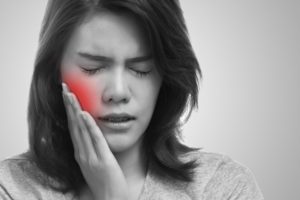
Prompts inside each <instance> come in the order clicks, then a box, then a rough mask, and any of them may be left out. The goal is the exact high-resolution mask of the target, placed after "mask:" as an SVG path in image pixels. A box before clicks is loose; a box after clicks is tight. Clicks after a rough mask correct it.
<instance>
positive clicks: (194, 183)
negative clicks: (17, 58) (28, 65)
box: [0, 0, 263, 200]
mask: <svg viewBox="0 0 300 200" xmlns="http://www.w3.org/2000/svg"><path fill="white" fill-rule="evenodd" d="M198 76H199V77H201V71H200V68H199V65H198V62H197V59H196V57H195V55H194V53H193V50H192V48H191V44H190V41H189V39H188V35H187V30H186V26H185V23H184V19H183V16H182V12H181V8H180V6H179V2H178V1H177V0H168V1H156V0H98V1H88V0H60V1H58V0H57V1H56V0H50V1H49V3H48V6H47V11H46V15H45V18H44V23H43V27H42V30H41V34H40V45H39V50H38V54H37V58H36V62H35V68H34V73H33V79H32V83H31V89H30V101H29V107H28V123H29V133H30V135H29V139H30V149H29V151H28V152H26V153H24V154H21V155H19V156H16V157H13V158H11V159H7V160H5V161H2V162H1V165H0V186H1V187H0V197H1V199H101V200H102V199H105V200H106V199H108V200H111V199H113V200H121V199H122V200H123V199H129V200H135V199H164V200H168V199H172V200H173V199H181V200H183V199H263V197H262V195H261V192H260V190H259V188H258V186H257V184H256V182H255V179H254V178H253V176H252V173H251V172H250V170H249V169H248V168H246V167H244V166H241V165H239V164H238V163H236V162H234V161H233V160H231V159H230V158H228V157H227V156H223V155H219V154H214V153H206V152H203V151H200V149H195V148H190V147H187V146H185V145H183V144H182V143H181V142H180V140H179V137H180V126H181V123H180V117H181V116H182V114H183V113H184V112H185V110H186V107H188V106H189V114H190V113H191V111H192V109H193V108H194V107H196V105H197V96H198V82H197V77H198ZM188 116H189V115H188Z"/></svg>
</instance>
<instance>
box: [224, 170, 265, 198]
mask: <svg viewBox="0 0 300 200" xmlns="http://www.w3.org/2000/svg"><path fill="white" fill-rule="evenodd" d="M235 182H236V183H235V185H234V187H233V190H232V192H231V194H230V196H229V198H228V200H263V199H264V198H263V195H262V192H261V190H260V189H259V187H258V184H257V182H256V180H255V178H254V175H253V173H252V172H251V171H250V169H248V168H244V173H243V174H240V175H238V176H237V177H236V178H235Z"/></svg>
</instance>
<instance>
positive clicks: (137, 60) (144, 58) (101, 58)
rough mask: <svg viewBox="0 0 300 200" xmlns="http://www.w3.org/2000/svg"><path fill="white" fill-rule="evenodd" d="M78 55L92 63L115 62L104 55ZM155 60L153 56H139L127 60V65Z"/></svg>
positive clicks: (82, 53) (84, 53)
mask: <svg viewBox="0 0 300 200" xmlns="http://www.w3.org/2000/svg"><path fill="white" fill-rule="evenodd" d="M78 55H79V56H80V57H83V58H86V59H88V60H92V61H98V62H99V61H102V62H113V59H112V58H110V57H106V56H102V55H93V54H90V53H86V52H78ZM152 58H153V56H152V54H149V55H145V56H139V57H134V58H128V59H126V63H140V62H146V61H149V60H151V59H152Z"/></svg>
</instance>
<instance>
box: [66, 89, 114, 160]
mask: <svg viewBox="0 0 300 200" xmlns="http://www.w3.org/2000/svg"><path fill="white" fill-rule="evenodd" d="M62 85H63V96H64V100H65V99H66V100H68V102H67V101H66V100H65V101H66V103H65V104H66V107H67V115H68V122H69V124H70V125H69V129H70V135H71V138H72V140H73V146H74V149H76V151H77V156H78V157H81V158H79V159H81V160H83V159H85V160H86V159H87V158H96V157H98V158H105V156H106V155H109V152H110V150H109V147H108V144H107V142H106V140H105V138H104V136H103V134H102V132H101V130H100V129H99V127H98V126H97V124H96V122H95V120H94V119H93V117H92V116H91V115H90V114H89V113H88V112H85V111H82V110H81V107H80V105H79V103H78V101H77V98H76V96H75V95H74V94H72V93H71V92H69V90H68V88H67V86H66V84H64V83H63V84H62ZM110 153H111V152H110ZM111 154H112V153H111ZM75 156H76V155H75Z"/></svg>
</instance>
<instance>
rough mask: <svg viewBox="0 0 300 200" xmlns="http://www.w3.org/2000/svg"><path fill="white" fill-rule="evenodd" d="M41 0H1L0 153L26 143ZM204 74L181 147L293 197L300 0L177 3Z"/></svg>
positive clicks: (271, 192)
mask: <svg viewBox="0 0 300 200" xmlns="http://www.w3.org/2000/svg"><path fill="white" fill-rule="evenodd" d="M46 3H47V1H46V0H38V1H37V0H26V1H21V0H18V1H17V0H1V1H0V30H1V32H0V59H1V66H0V92H1V98H0V111H1V116H0V119H1V120H0V123H1V124H0V160H2V159H5V158H7V157H10V156H13V155H16V154H19V153H21V152H23V151H25V150H26V149H27V148H28V144H27V143H28V139H27V133H28V132H27V122H26V112H27V104H28V95H29V85H30V81H31V75H32V71H33V62H34V59H35V54H36V51H37V45H38V34H39V30H40V25H41V21H42V17H43V14H44V11H45V6H46ZM181 4H182V8H183V11H184V16H185V18H186V23H187V26H188V28H189V32H190V38H191V41H192V44H193V47H194V49H195V52H196V55H197V57H198V59H199V63H200V65H201V69H202V71H203V79H202V81H201V88H200V94H199V109H198V111H197V112H194V113H193V114H192V116H191V118H190V120H189V121H188V123H187V124H186V125H185V127H184V137H185V141H186V143H187V144H189V145H191V146H196V147H203V150H205V151H210V152H218V153H222V154H226V155H229V156H230V157H231V158H233V159H234V160H236V161H238V162H240V163H241V164H243V165H245V166H247V167H248V168H250V169H251V171H252V172H253V173H254V175H255V177H256V179H257V182H258V184H259V186H260V188H261V190H262V192H263V194H264V196H265V199H273V200H282V199H289V200H297V199H300V190H299V188H300V172H299V169H300V156H299V143H300V136H299V135H300V89H299V86H300V78H299V76H300V56H299V53H300V38H299V37H300V22H299V19H300V3H299V1H296V0H295V1H293V0H248V1H245V0H227V1H224V0H206V1H205V0H181Z"/></svg>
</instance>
